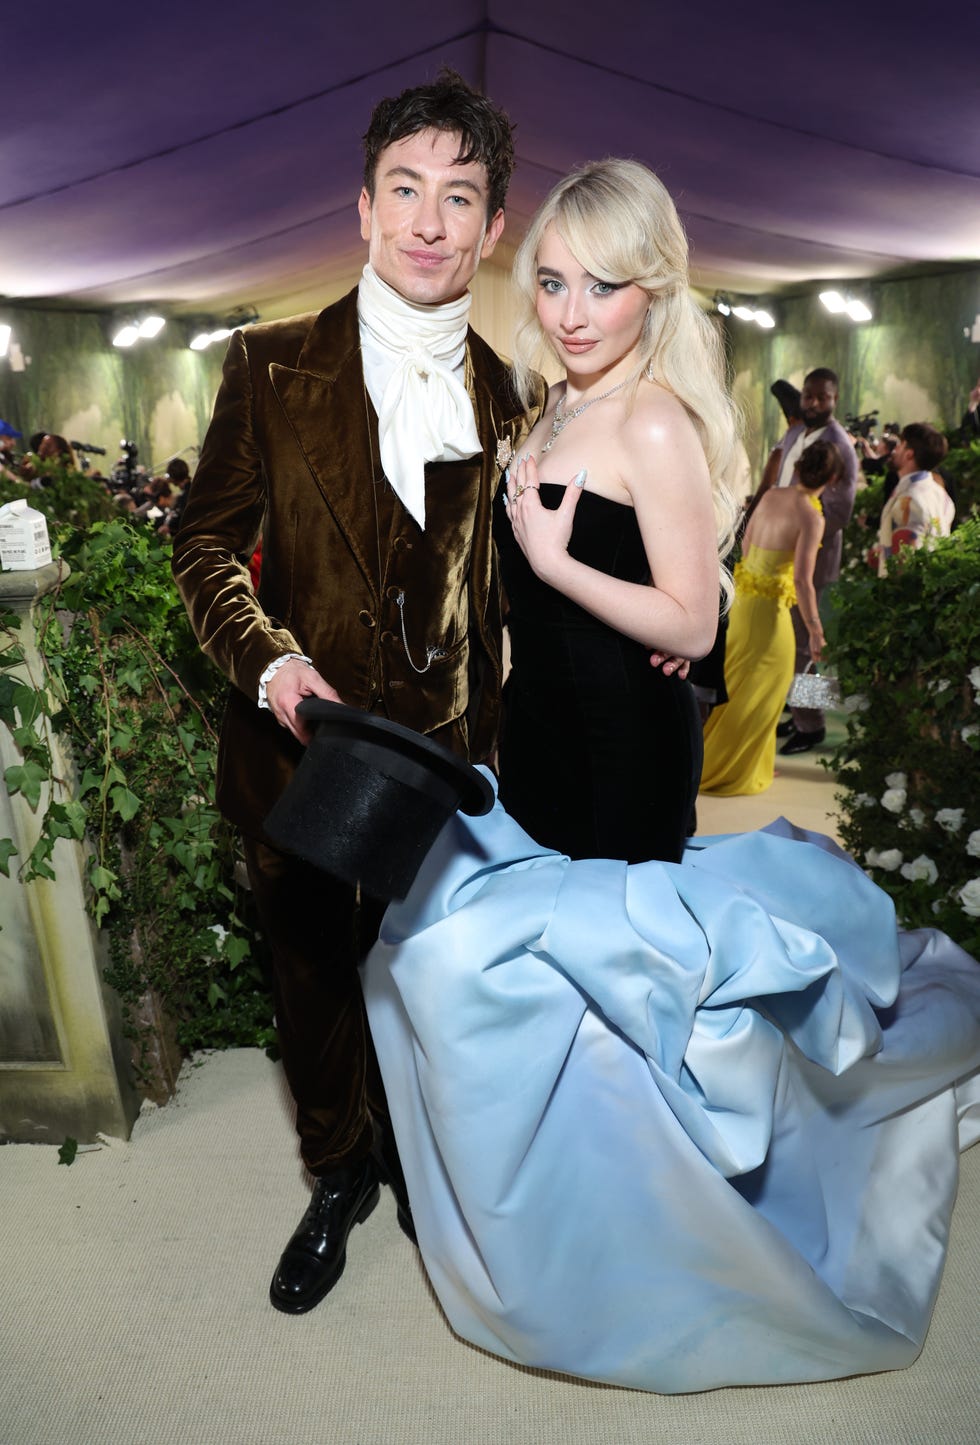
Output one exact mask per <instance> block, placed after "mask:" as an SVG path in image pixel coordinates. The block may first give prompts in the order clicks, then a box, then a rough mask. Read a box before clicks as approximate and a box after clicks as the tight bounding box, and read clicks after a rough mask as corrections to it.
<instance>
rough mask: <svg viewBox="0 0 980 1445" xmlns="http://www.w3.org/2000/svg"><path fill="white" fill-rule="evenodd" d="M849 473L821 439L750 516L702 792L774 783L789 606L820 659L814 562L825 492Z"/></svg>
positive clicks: (788, 655) (787, 667) (790, 653)
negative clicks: (722, 694) (794, 476)
mask: <svg viewBox="0 0 980 1445" xmlns="http://www.w3.org/2000/svg"><path fill="white" fill-rule="evenodd" d="M843 471H844V463H843V459H842V458H841V454H840V452H839V451H838V450H837V447H836V446H835V445H834V443H833V442H827V441H815V442H813V443H812V445H811V446H809V447H807V449H806V451H804V453H803V455H802V457H801V458H800V463H799V468H798V477H799V480H798V481H795V482H793V484H792V485H791V486H788V487H772V488H770V490H769V491H767V492H766V493H765V494H764V495H763V496H762V497H760V499H759V503H758V505H757V507H756V508H755V510H754V511H753V512H752V515H751V517H750V518H749V522H748V525H747V526H746V529H745V535H744V536H743V538H742V548H743V555H742V560H741V561H740V562H739V563H738V564H737V565H736V568H735V603H734V605H733V607H732V610H731V616H730V619H729V626H728V643H727V649H726V653H725V690H726V692H727V693H728V702H727V703H724V704H723V705H722V706H721V707H718V708H716V709H715V711H714V712H713V713H712V715H711V717H710V718H709V719H708V721H707V723H706V725H705V729H704V771H703V773H702V776H701V791H702V792H703V793H714V794H719V795H721V796H725V797H727V796H730V795H731V794H734V793H761V792H762V791H763V789H764V788H768V787H769V786H770V784H771V783H772V780H773V777H774V764H775V759H776V724H777V722H778V721H779V714H780V713H781V712H782V710H783V706H784V704H785V701H786V693H787V690H788V689H789V685H790V683H791V681H792V679H793V666H794V659H795V656H796V643H795V640H794V636H793V624H792V621H791V619H790V608H791V607H792V606H793V604H794V602H795V603H797V604H798V606H799V609H800V615H801V617H802V618H803V621H804V623H805V625H806V629H807V636H808V639H809V645H810V656H811V658H812V659H813V661H814V662H819V660H820V654H821V651H822V649H823V645H824V635H823V629H822V627H821V625H820V614H819V613H818V611H817V595H816V591H815V589H814V586H813V568H814V564H815V563H816V560H817V552H818V550H819V547H820V539H821V538H822V537H823V529H824V520H823V513H822V512H821V510H820V497H821V496H822V494H823V490H824V487H827V486H832V485H833V484H834V482H836V481H837V479H838V478H839V477H840V476H842V475H843Z"/></svg>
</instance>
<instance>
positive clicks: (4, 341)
mask: <svg viewBox="0 0 980 1445" xmlns="http://www.w3.org/2000/svg"><path fill="white" fill-rule="evenodd" d="M13 334H14V333H13V328H12V327H10V326H8V325H7V324H6V323H5V322H0V356H6V354H7V348H8V347H9V345H10V338H11V336H12V335H13Z"/></svg>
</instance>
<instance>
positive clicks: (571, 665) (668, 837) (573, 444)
mask: <svg viewBox="0 0 980 1445" xmlns="http://www.w3.org/2000/svg"><path fill="white" fill-rule="evenodd" d="M514 277H515V281H516V284H517V288H518V292H519V296H520V301H521V305H522V308H523V312H524V314H523V317H522V321H521V325H520V327H519V330H518V337H517V345H516V355H515V376H516V379H517V384H518V387H519V388H521V389H522V390H523V392H524V393H525V399H527V400H528V401H529V400H530V398H531V395H532V387H533V372H532V370H531V367H532V363H533V362H534V361H535V360H536V352H537V351H538V350H540V347H541V344H542V343H544V344H546V345H547V346H548V347H550V349H551V351H552V352H553V353H554V355H555V356H556V357H557V358H558V360H559V361H560V362H561V365H562V367H563V368H564V371H565V379H564V380H563V381H561V382H559V383H558V384H557V385H556V386H554V387H552V388H551V392H550V394H549V397H548V403H547V407H546V409H545V411H544V414H543V416H542V417H541V420H540V421H539V422H538V423H537V425H536V426H535V427H534V429H533V431H532V432H531V433H530V435H529V437H528V438H527V442H526V444H525V448H524V455H523V456H521V457H519V458H518V459H516V460H515V461H513V462H512V463H511V466H510V469H509V473H508V478H507V485H506V493H505V494H504V495H502V497H501V499H500V502H499V504H498V509H497V513H496V516H495V537H496V541H497V546H498V552H499V555H500V564H501V573H502V579H503V583H504V590H505V593H506V595H507V599H508V603H509V619H508V620H509V626H510V634H511V655H512V665H513V671H512V675H511V678H510V680H509V682H508V685H507V688H506V690H505V696H504V716H503V725H502V732H501V739H500V752H499V764H500V777H501V783H500V797H501V801H502V802H503V804H504V806H505V807H506V808H507V809H508V811H509V812H510V813H511V815H512V816H513V817H514V818H516V819H517V821H518V822H519V823H521V825H522V826H523V827H524V828H525V829H526V830H527V832H529V833H530V834H531V836H532V837H533V838H534V839H535V840H536V841H537V842H538V843H541V844H544V845H545V846H547V847H552V848H555V849H557V850H558V851H560V852H564V853H567V854H568V855H569V856H571V857H573V858H582V857H586V858H592V857H598V858H601V857H607V858H620V859H625V860H627V861H630V862H640V861H642V860H644V859H648V858H660V859H666V860H672V861H675V862H676V861H677V860H679V859H680V856H681V853H682V852H683V849H684V841H685V836H686V833H687V831H688V824H689V821H690V818H691V814H692V809H693V805H694V800H695V797H696V794H697V784H698V776H699V773H700V764H701V726H700V719H699V714H698V709H697V704H696V702H695V700H694V696H693V693H692V691H691V688H690V686H689V685H688V683H687V682H686V681H684V680H683V679H682V678H681V677H680V676H679V675H678V674H677V672H676V670H675V669H674V668H671V667H669V666H668V667H665V668H664V669H662V670H661V669H656V668H653V667H651V666H650V653H651V650H653V651H655V652H657V653H663V654H667V655H671V654H673V655H676V656H678V657H700V656H702V655H703V654H704V653H706V652H707V651H708V650H709V648H710V647H711V644H712V642H713V640H714V635H715V629H716V625H717V618H718V614H717V597H718V579H719V561H718V559H719V555H723V554H724V552H725V551H726V550H727V548H728V545H729V543H730V539H731V533H732V525H733V519H734V515H735V502H734V498H733V495H732V493H731V491H730V489H729V487H728V486H727V485H726V484H725V483H724V482H723V480H722V478H723V476H724V475H725V474H726V472H727V470H728V468H729V464H730V459H731V455H732V451H733V447H734V441H735V426H734V413H733V408H732V405H731V402H730V400H729V398H728V397H727V395H726V393H725V390H724V387H723V384H722V380H721V376H722V366H721V356H720V348H719V344H718V340H717V336H716V334H715V332H714V330H713V328H712V326H711V323H710V322H709V321H708V320H707V319H706V318H705V317H704V315H703V314H702V313H701V311H700V310H699V308H698V307H697V306H696V305H695V304H694V302H693V301H692V299H691V297H690V295H689V293H688V276H687V242H686V238H685V236H684V232H683V230H682V228H681V225H680V222H679V220H678V218H677V213H676V211H675V209H674V205H673V202H672V201H671V199H670V197H669V196H668V194H667V192H666V191H665V190H664V188H663V186H662V185H661V184H660V182H659V181H658V180H657V178H656V176H654V175H653V174H652V172H650V171H649V170H647V169H646V167H645V166H642V165H640V164H638V163H637V162H634V161H626V160H607V161H602V162H599V163H597V164H593V165H589V166H586V167H584V168H583V169H582V170H580V171H577V172H575V173H574V174H572V175H571V176H569V177H568V178H567V179H566V180H564V181H562V182H561V183H560V184H559V185H558V186H556V187H555V189H554V190H553V191H552V193H551V194H550V196H549V197H548V198H547V200H546V201H545V202H544V204H543V206H542V207H541V209H540V210H539V212H538V214H537V216H536V217H535V219H534V221H533V222H532V225H531V227H530V230H529V231H528V233H527V236H526V238H525V240H524V242H523V244H522V245H521V247H520V250H519V251H518V254H517V258H516V261H515V266H514ZM570 479H574V484H573V485H569V484H568V483H569V481H570ZM727 581H728V579H727V577H726V578H724V582H725V583H727Z"/></svg>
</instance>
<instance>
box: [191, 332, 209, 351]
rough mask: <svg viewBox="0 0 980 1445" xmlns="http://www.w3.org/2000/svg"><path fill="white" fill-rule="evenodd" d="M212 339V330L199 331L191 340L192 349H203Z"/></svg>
mask: <svg viewBox="0 0 980 1445" xmlns="http://www.w3.org/2000/svg"><path fill="white" fill-rule="evenodd" d="M210 341H211V333H210V331H199V332H198V333H197V335H196V336H194V337H192V338H191V341H190V343H189V344H190V349H191V351H203V350H204V348H205V347H206V346H207V345H208V344H209V343H210Z"/></svg>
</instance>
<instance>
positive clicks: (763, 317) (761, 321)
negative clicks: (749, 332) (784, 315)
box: [755, 311, 776, 331]
mask: <svg viewBox="0 0 980 1445" xmlns="http://www.w3.org/2000/svg"><path fill="white" fill-rule="evenodd" d="M755 324H756V326H761V327H762V329H763V331H771V330H772V328H773V327H774V326H775V324H776V323H775V321H774V320H773V318H772V317H771V316H770V315H769V312H768V311H757V312H756V313H755Z"/></svg>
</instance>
